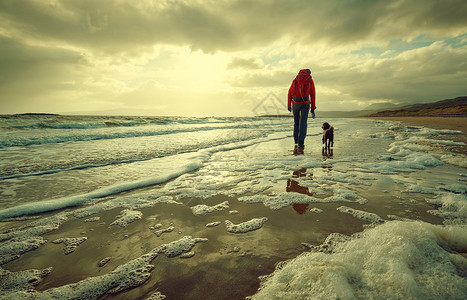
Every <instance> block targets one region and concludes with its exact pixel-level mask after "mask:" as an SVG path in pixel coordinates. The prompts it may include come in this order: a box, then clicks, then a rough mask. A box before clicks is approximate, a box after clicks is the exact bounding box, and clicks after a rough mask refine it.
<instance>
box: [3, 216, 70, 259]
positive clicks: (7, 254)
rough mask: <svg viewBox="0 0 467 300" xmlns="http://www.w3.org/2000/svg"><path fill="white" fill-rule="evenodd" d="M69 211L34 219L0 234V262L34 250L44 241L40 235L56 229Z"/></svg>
mask: <svg viewBox="0 0 467 300" xmlns="http://www.w3.org/2000/svg"><path fill="white" fill-rule="evenodd" d="M68 215H69V213H59V214H56V215H54V216H51V217H47V218H42V219H38V220H34V221H32V222H30V223H28V224H26V225H24V226H21V227H18V228H15V229H12V230H9V231H7V232H4V233H1V234H0V242H1V245H0V264H4V263H6V262H9V261H12V260H15V259H17V258H19V257H20V256H21V254H23V253H25V252H28V251H31V250H35V249H37V248H39V247H40V246H41V245H43V244H45V243H46V240H44V239H43V238H42V237H41V235H44V234H46V233H49V232H51V231H54V230H57V229H58V228H59V227H60V225H61V224H62V223H63V222H65V221H66V220H68Z"/></svg>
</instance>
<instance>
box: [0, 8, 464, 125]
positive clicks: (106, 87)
mask: <svg viewBox="0 0 467 300" xmlns="http://www.w3.org/2000/svg"><path fill="white" fill-rule="evenodd" d="M466 14H467V4H466V2H465V1H445V2H440V1H435V0H433V1H421V0H420V1H418V0H414V1H404V0H399V1H371V2H368V1H349V2H342V1H326V2H322V1H298V0H297V1H293V0H287V1H285V0H284V1H275V2H268V1H255V2H251V1H242V0H237V1H228V0H226V1H215V2H213V1H201V0H199V1H126V0H120V1H108V0H99V1H68V0H63V1H58V0H57V1H27V0H25V1H21V2H19V1H2V2H1V3H0V18H1V20H2V21H1V23H0V53H1V54H2V55H1V57H0V66H1V68H0V79H1V82H0V97H1V101H0V113H18V112H31V111H37V112H67V113H111V114H146V115H196V116H202V115H252V114H254V112H253V111H252V109H253V108H254V107H255V106H256V105H257V103H258V101H260V100H261V99H263V98H264V97H265V96H266V95H268V94H271V93H272V94H274V95H275V96H277V98H278V99H283V101H284V110H285V102H286V94H287V89H288V87H289V85H290V82H291V80H292V79H293V77H294V76H295V75H296V73H297V72H298V70H299V69H301V68H304V67H307V68H310V69H311V70H312V75H313V78H314V80H315V84H316V88H317V106H318V110H352V109H362V108H364V107H365V106H367V105H370V104H372V103H375V102H384V101H387V102H392V103H405V102H424V101H435V100H440V99H444V98H449V97H456V96H460V95H466V94H467V87H466V86H467V85H466V84H465V78H467V71H466V70H467V67H466V62H467V43H466V42H467V21H466V19H465V15H466Z"/></svg>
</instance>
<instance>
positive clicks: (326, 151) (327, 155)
mask: <svg viewBox="0 0 467 300" xmlns="http://www.w3.org/2000/svg"><path fill="white" fill-rule="evenodd" d="M321 154H322V155H323V161H326V160H328V159H332V157H333V156H334V149H332V148H326V147H323V149H322V151H321ZM321 166H322V168H323V169H328V170H329V171H331V170H332V164H325V163H323V164H322V165H321Z"/></svg>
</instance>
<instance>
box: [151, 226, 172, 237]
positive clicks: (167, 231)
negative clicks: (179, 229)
mask: <svg viewBox="0 0 467 300" xmlns="http://www.w3.org/2000/svg"><path fill="white" fill-rule="evenodd" d="M174 229H175V227H173V226H169V227H167V228H165V229H160V230H157V231H155V232H154V234H155V235H157V236H158V237H160V236H161V235H162V234H163V233H169V232H172V231H174Z"/></svg>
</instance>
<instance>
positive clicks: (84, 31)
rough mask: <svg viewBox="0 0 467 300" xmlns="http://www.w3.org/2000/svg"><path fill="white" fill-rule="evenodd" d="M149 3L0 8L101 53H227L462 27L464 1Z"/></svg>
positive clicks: (27, 25) (14, 25) (41, 32)
mask: <svg viewBox="0 0 467 300" xmlns="http://www.w3.org/2000/svg"><path fill="white" fill-rule="evenodd" d="M145 3H146V4H145ZM150 3H152V2H150V1H148V2H140V1H138V2H133V1H127V2H125V1H119V2H116V1H111V0H100V1H94V0H87V1H72V0H64V1H59V2H56V4H54V5H51V4H48V2H46V1H26V0H25V1H8V0H5V1H1V2H0V12H1V17H2V19H3V20H5V22H6V23H8V25H9V26H8V28H5V29H6V30H13V29H14V30H17V31H20V32H22V33H23V34H25V35H28V36H30V37H34V38H37V39H45V40H51V41H61V42H63V43H67V44H72V45H74V46H81V47H87V48H91V49H95V50H100V51H106V52H127V51H131V49H132V48H139V47H147V46H151V45H153V44H157V43H161V44H167V43H168V44H176V45H189V46H191V47H192V48H193V49H201V50H203V51H205V52H213V51H217V50H223V51H229V50H239V49H245V48H250V47H255V46H260V45H265V44H269V43H271V42H273V41H276V40H278V39H279V38H280V37H283V36H290V37H292V38H293V39H294V40H295V41H297V42H302V43H307V44H312V43H313V42H316V41H330V42H332V43H338V44H345V43H355V42H357V41H359V40H365V39H367V38H370V37H371V38H372V39H380V40H387V39H395V38H408V37H414V36H416V35H418V34H424V33H425V34H430V33H434V34H440V33H445V32H450V31H452V30H460V29H464V30H465V28H466V27H467V22H466V19H465V15H467V4H466V2H465V1H463V0H450V1H437V0H431V1H426V0H425V1H422V0H411V1H408V0H407V1H397V2H394V1H367V0H360V1H355V0H354V1H337V0H334V1H300V0H282V1H275V2H273V3H271V2H270V1H246V0H239V1H218V2H211V1H206V2H201V1H190V2H188V1H187V2H185V1H183V2H182V1H180V2H177V1H173V2H172V1H167V2H165V3H164V2H163V1H162V2H156V4H154V5H150ZM157 3H159V4H157ZM160 3H163V5H162V4H160Z"/></svg>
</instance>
